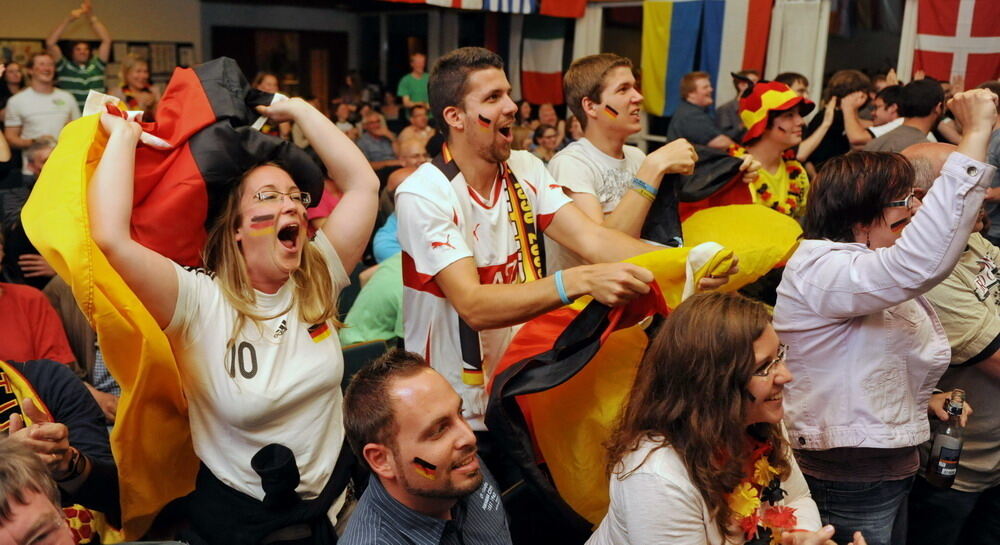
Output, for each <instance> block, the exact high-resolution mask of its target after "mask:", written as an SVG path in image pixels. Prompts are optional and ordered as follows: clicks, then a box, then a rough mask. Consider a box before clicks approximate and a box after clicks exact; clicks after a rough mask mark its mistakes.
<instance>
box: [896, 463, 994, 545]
mask: <svg viewBox="0 0 1000 545" xmlns="http://www.w3.org/2000/svg"><path fill="white" fill-rule="evenodd" d="M909 503H910V516H909V521H910V524H909V529H908V532H909V535H910V543H911V544H914V545H922V544H924V543H927V544H934V545H951V544H961V545H997V544H998V543H1000V486H995V487H993V488H990V489H987V490H985V491H983V492H960V491H958V490H953V489H950V488H949V489H944V488H937V487H934V486H931V485H930V484H928V482H927V481H925V480H924V479H920V478H918V479H917V482H916V483H915V484H914V485H913V491H912V492H910V500H909Z"/></svg>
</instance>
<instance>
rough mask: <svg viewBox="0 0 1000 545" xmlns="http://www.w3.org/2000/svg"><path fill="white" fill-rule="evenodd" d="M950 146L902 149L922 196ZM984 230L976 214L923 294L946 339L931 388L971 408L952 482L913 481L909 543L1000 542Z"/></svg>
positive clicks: (998, 308)
mask: <svg viewBox="0 0 1000 545" xmlns="http://www.w3.org/2000/svg"><path fill="white" fill-rule="evenodd" d="M956 150H957V148H956V146H953V145H951V144H943V143H941V144H939V143H933V144H932V143H921V144H916V145H914V146H910V147H908V148H906V149H905V150H903V155H905V156H906V158H907V159H909V160H910V163H911V164H912V165H913V170H914V171H915V173H916V177H915V180H914V189H916V190H917V191H918V193H923V194H926V192H927V190H929V189H930V187H931V185H933V183H934V179H935V178H936V177H937V176H938V173H940V172H941V169H942V167H943V166H944V163H945V161H946V160H947V158H948V155H950V154H951V153H952V152H953V151H956ZM982 228H983V225H982V216H981V217H980V220H979V223H977V225H976V227H974V228H973V233H972V235H970V236H969V242H968V245H967V246H966V248H965V251H964V252H962V256H961V257H960V258H959V261H958V264H957V265H956V266H955V270H954V271H952V273H951V274H950V275H949V276H948V277H947V278H945V279H944V281H942V282H941V283H940V284H938V285H937V286H936V287H934V288H933V289H931V291H929V292H927V294H926V297H927V300H928V301H929V302H930V304H931V306H932V307H934V310H935V312H936V313H937V316H938V319H940V320H941V326H942V327H943V328H944V332H945V334H946V335H947V336H948V342H949V344H951V366H950V367H948V369H947V370H946V371H945V373H944V376H942V377H941V379H940V380H939V381H938V385H937V387H938V389H941V390H944V391H949V390H951V389H953V388H961V389H963V390H965V392H966V395H967V399H968V401H969V404H970V405H972V407H974V408H975V412H974V413H973V414H972V415H971V416H970V417H969V418H968V421H967V423H966V425H965V428H964V430H963V435H964V444H963V446H962V455H961V459H960V460H959V463H958V473H957V474H956V476H955V483H954V484H953V485H952V486H951V488H948V489H945V488H937V487H934V486H932V485H931V484H929V483H928V482H927V480H926V479H924V478H922V476H921V477H918V478H917V479H916V481H915V482H914V485H913V489H912V491H911V492H910V497H909V517H908V519H907V520H908V521H909V530H908V532H907V536H908V543H910V544H912V545H925V544H932V543H933V544H937V543H962V544H965V545H973V544H983V545H985V544H987V543H1000V434H998V433H997V430H998V429H1000V280H998V278H1000V270H998V266H1000V248H997V247H996V246H994V245H993V244H991V243H990V242H989V241H988V240H986V239H985V238H984V237H983V236H982V235H980V234H979V233H978V231H980V230H982ZM939 416H941V417H943V416H944V415H939ZM930 448H931V442H930V441H927V442H925V443H924V444H923V445H921V446H920V459H921V462H922V464H921V467H926V464H927V459H928V457H929V454H930ZM956 540H957V541H956Z"/></svg>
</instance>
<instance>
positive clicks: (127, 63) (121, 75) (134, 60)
mask: <svg viewBox="0 0 1000 545" xmlns="http://www.w3.org/2000/svg"><path fill="white" fill-rule="evenodd" d="M139 64H145V65H146V69H147V70H149V62H148V61H147V60H146V59H144V58H143V57H140V56H138V55H135V54H134V53H129V54H128V55H125V58H124V59H122V65H121V67H120V68H119V69H118V83H119V85H121V86H122V87H125V86H126V85H128V80H126V79H125V76H127V75H128V73H129V72H131V71H132V69H133V68H135V67H136V66H137V65H139ZM146 83H147V84H148V83H149V82H146Z"/></svg>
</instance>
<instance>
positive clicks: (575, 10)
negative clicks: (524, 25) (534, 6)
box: [538, 0, 587, 19]
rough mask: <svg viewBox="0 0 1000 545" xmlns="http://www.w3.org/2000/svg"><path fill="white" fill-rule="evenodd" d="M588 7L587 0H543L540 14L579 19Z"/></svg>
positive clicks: (539, 10)
mask: <svg viewBox="0 0 1000 545" xmlns="http://www.w3.org/2000/svg"><path fill="white" fill-rule="evenodd" d="M586 9H587V0H541V7H539V9H538V13H539V14H540V15H548V16H550V17H570V18H573V19H579V18H580V17H583V12H584V10H586Z"/></svg>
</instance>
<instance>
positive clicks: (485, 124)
mask: <svg viewBox="0 0 1000 545" xmlns="http://www.w3.org/2000/svg"><path fill="white" fill-rule="evenodd" d="M492 124H493V122H492V121H490V118H488V117H486V116H485V115H483V114H479V126H480V127H482V128H484V129H488V128H490V125H492Z"/></svg>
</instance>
